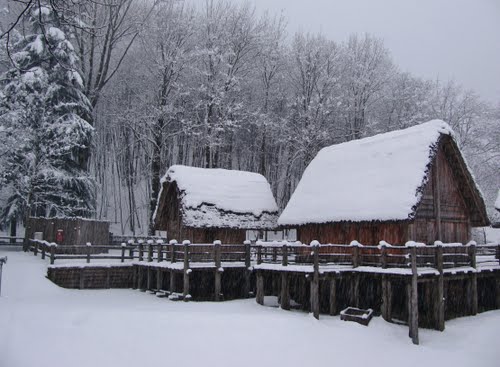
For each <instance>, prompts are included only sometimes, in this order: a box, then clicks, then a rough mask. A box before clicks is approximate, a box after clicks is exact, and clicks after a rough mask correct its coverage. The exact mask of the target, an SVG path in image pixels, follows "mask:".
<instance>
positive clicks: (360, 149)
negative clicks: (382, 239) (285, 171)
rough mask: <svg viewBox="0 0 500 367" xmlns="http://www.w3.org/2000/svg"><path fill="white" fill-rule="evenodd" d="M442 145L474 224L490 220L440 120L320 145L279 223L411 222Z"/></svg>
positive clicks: (461, 159)
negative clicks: (358, 138)
mask: <svg viewBox="0 0 500 367" xmlns="http://www.w3.org/2000/svg"><path fill="white" fill-rule="evenodd" d="M440 148H442V149H443V151H444V152H445V154H446V156H447V158H448V160H449V162H450V164H451V165H452V166H453V170H454V175H455V176H456V179H457V183H458V185H459V188H460V191H461V194H462V196H463V197H464V199H465V200H466V203H467V206H468V207H469V210H470V212H471V223H472V225H486V224H488V219H487V215H486V209H485V205H484V200H483V198H482V195H481V192H480V190H479V188H478V187H477V185H476V183H475V181H474V178H473V176H472V174H471V172H470V170H469V168H468V167H467V164H466V163H465V160H464V158H463V156H462V154H461V153H460V150H459V148H458V146H457V144H456V143H455V141H454V139H453V132H452V129H451V128H450V126H448V124H446V123H445V122H443V121H441V120H432V121H429V122H427V123H424V124H421V125H417V126H413V127H410V128H408V129H404V130H398V131H392V132H389V133H385V134H380V135H376V136H373V137H369V138H365V139H360V140H354V141H350V142H347V143H342V144H338V145H333V146H330V147H326V148H324V149H322V150H321V151H320V152H319V153H318V154H317V155H316V157H315V158H314V159H313V160H312V162H311V163H310V164H309V166H308V167H307V168H306V170H305V171H304V174H303V176H302V179H301V180H300V182H299V185H298V186H297V188H296V190H295V192H294V193H293V195H292V197H291V199H290V202H289V203H288V205H287V206H286V208H285V210H284V211H283V213H282V214H281V216H280V218H279V220H278V224H279V225H284V226H293V225H302V224H307V223H328V222H341V221H352V222H363V221H408V220H411V219H413V218H414V217H415V214H416V209H417V207H418V204H419V203H420V200H421V198H422V193H423V188H424V186H425V184H426V183H427V182H428V179H429V177H428V175H429V173H430V168H431V165H432V163H433V158H434V157H435V155H436V153H437V151H438V149H440Z"/></svg>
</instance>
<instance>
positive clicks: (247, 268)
mask: <svg viewBox="0 0 500 367" xmlns="http://www.w3.org/2000/svg"><path fill="white" fill-rule="evenodd" d="M243 244H244V245H245V289H244V296H245V298H248V297H249V295H250V287H251V284H250V276H251V275H250V274H251V273H250V272H251V270H250V244H251V242H250V241H248V240H247V241H245V242H243Z"/></svg>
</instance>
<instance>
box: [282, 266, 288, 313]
mask: <svg viewBox="0 0 500 367" xmlns="http://www.w3.org/2000/svg"><path fill="white" fill-rule="evenodd" d="M280 298H281V308H282V309H283V310H289V309H290V284H289V282H288V272H286V271H283V272H281V297H280Z"/></svg>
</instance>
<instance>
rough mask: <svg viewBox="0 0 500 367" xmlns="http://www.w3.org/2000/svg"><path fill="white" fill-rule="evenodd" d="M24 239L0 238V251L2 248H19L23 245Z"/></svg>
mask: <svg viewBox="0 0 500 367" xmlns="http://www.w3.org/2000/svg"><path fill="white" fill-rule="evenodd" d="M23 242H24V238H22V237H11V236H0V250H1V249H2V246H19V247H21V246H22V245H23Z"/></svg>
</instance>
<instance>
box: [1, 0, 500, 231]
mask: <svg viewBox="0 0 500 367" xmlns="http://www.w3.org/2000/svg"><path fill="white" fill-rule="evenodd" d="M26 3H28V2H26ZM30 3H31V2H30ZM63 3H64V2H63ZM57 5H60V3H59V4H58V2H57V1H55V6H57ZM66 5H67V4H66ZM18 8H19V9H21V8H22V7H20V6H19V5H18ZM16 9H17V8H15V7H12V9H10V12H9V13H7V14H4V16H5V17H6V19H7V20H5V22H4V23H5V24H4V25H2V31H6V30H7V25H8V24H10V23H9V21H12V19H13V17H14V16H13V14H15V12H16ZM19 9H17V11H18V12H19ZM61 9H63V10H64V11H67V12H68V14H70V15H71V17H70V16H68V17H67V20H68V22H67V24H68V27H69V29H71V37H70V40H71V42H72V43H73V45H74V48H75V51H76V53H77V54H78V56H79V63H80V72H81V75H82V79H83V85H84V88H85V94H86V95H87V97H88V99H89V101H90V103H91V105H92V106H93V119H92V126H93V128H94V130H95V135H94V140H93V144H92V147H91V154H90V158H89V159H90V172H91V176H93V177H95V181H96V185H95V198H96V205H95V216H96V217H97V218H99V219H106V220H109V221H111V222H113V223H116V225H115V226H114V230H115V231H116V232H121V233H135V234H141V233H147V232H148V231H149V230H150V229H151V228H150V219H151V216H152V213H153V211H154V206H155V203H156V199H157V196H158V192H159V189H160V186H159V179H160V178H161V176H162V175H163V174H164V173H165V171H166V169H167V168H168V167H169V166H170V165H172V164H186V165H193V166H200V167H219V168H231V169H239V170H248V171H254V172H259V173H262V174H263V175H265V176H266V178H267V179H268V180H269V182H270V183H271V186H272V190H273V192H274V194H275V196H276V199H277V202H278V205H279V206H280V207H281V208H283V207H284V206H285V205H286V203H287V201H288V199H289V197H290V195H291V194H292V193H293V191H294V188H295V186H296V185H297V183H298V181H299V179H300V177H301V175H302V172H303V171H304V169H305V167H306V166H307V164H308V163H309V162H310V161H311V159H312V158H313V157H314V156H315V155H316V153H317V152H318V151H319V150H320V149H321V148H323V147H325V146H328V145H331V144H337V143H341V142H345V141H349V140H352V139H358V138H361V137H365V136H370V135H373V134H376V133H379V132H386V131H390V130H394V129H399V128H404V127H408V126H411V125H414V124H418V123H420V122H424V121H427V120H430V119H434V118H439V119H443V120H445V121H447V122H448V123H449V124H450V125H451V126H452V128H453V129H454V131H455V132H456V139H457V142H458V143H459V144H460V146H461V148H462V149H463V151H464V152H465V154H466V158H467V159H468V163H469V164H470V166H471V168H472V170H473V172H474V173H475V176H476V179H477V180H478V182H479V184H480V186H481V188H482V190H483V193H484V196H485V200H486V202H487V205H489V206H491V207H492V205H493V201H494V197H495V195H496V193H497V190H498V187H499V186H500V128H499V127H500V105H492V104H491V103H487V102H485V101H484V100H482V99H481V98H480V96H478V95H477V94H476V93H474V92H473V91H470V90H466V89H464V88H463V87H462V86H461V85H460V84H459V83H457V82H455V81H453V80H439V79H435V80H425V79H422V78H419V77H416V76H414V75H411V74H409V73H407V72H402V71H400V70H399V68H398V66H397V65H395V64H394V62H393V61H392V59H391V55H390V50H388V49H387V48H386V47H385V45H384V42H383V40H381V39H378V38H377V37H374V36H373V35H370V34H353V35H351V36H350V37H349V38H348V39H346V40H332V39H328V38H327V37H326V36H324V35H322V34H311V33H302V32H298V33H295V34H291V33H289V32H288V29H287V20H286V19H284V18H283V17H282V16H280V15H277V14H269V13H263V12H260V11H257V10H256V9H254V8H253V7H252V6H251V5H249V4H243V5H241V4H235V3H232V2H229V1H215V0H214V1H211V0H207V1H206V2H205V3H204V4H203V5H201V6H196V7H195V6H193V5H190V4H189V2H184V1H153V0H149V1H134V0H102V1H99V2H97V1H95V2H94V1H74V3H72V4H71V6H70V5H67V6H65V7H62V8H61ZM67 9H71V12H69V11H68V10H67ZM16 29H17V30H18V31H19V32H21V33H22V31H23V24H22V22H21V23H19V24H18V25H17V26H16ZM3 40H5V37H4V38H3ZM2 47H3V49H2V50H3V51H2V62H3V63H4V64H5V65H6V64H8V57H7V56H8V52H7V49H8V47H7V49H6V46H5V44H4V45H2ZM338 179H339V180H342V177H339V178H338ZM490 209H491V208H490Z"/></svg>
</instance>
